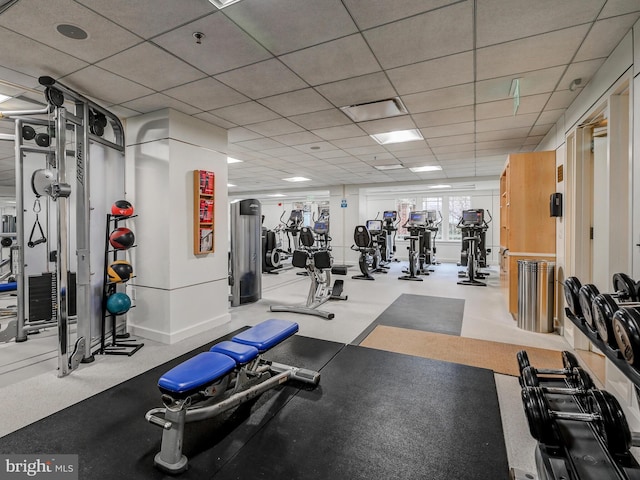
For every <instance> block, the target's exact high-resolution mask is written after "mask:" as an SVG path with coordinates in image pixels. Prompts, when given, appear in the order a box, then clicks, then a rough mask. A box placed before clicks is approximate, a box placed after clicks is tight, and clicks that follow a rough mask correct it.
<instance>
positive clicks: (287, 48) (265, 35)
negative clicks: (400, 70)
mask: <svg viewBox="0 0 640 480" xmlns="http://www.w3.org/2000/svg"><path fill="white" fill-rule="evenodd" d="M224 14H225V15H226V16H227V17H229V18H231V19H232V20H233V21H234V22H235V23H236V24H238V25H239V26H240V27H241V28H243V29H244V30H245V31H247V32H248V33H249V34H250V35H251V36H252V37H253V38H255V39H256V40H258V41H259V42H260V43H262V44H263V45H264V46H265V47H266V48H267V49H268V50H269V51H270V52H272V53H273V54H275V55H281V54H283V53H286V52H291V51H294V50H299V49H302V48H306V47H309V46H311V45H315V44H318V43H323V42H327V41H329V40H332V39H335V38H339V37H343V36H345V35H349V34H352V33H355V32H356V31H357V28H356V26H355V24H354V23H353V20H352V19H351V16H350V15H349V13H348V12H347V11H346V10H345V8H344V7H343V6H342V2H340V1H339V0H323V1H322V2H318V1H317V0H271V1H269V2H265V1H264V0H243V1H242V2H239V3H237V4H235V5H231V6H229V7H227V8H225V9H224Z"/></svg>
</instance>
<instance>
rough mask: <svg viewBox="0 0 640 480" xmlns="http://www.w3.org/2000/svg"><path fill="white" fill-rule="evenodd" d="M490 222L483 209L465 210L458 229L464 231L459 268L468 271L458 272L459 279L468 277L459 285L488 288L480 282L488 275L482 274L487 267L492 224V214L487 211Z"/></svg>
mask: <svg viewBox="0 0 640 480" xmlns="http://www.w3.org/2000/svg"><path fill="white" fill-rule="evenodd" d="M487 214H488V215H489V221H488V222H487V221H485V219H484V210H483V209H482V208H477V209H470V210H464V211H463V212H462V218H460V221H459V222H458V225H457V227H458V228H459V229H460V230H461V231H462V250H461V252H460V263H459V266H465V267H467V269H466V270H462V271H460V272H458V276H459V277H466V278H465V279H464V280H460V281H459V282H458V285H474V286H478V287H486V286H487V284H486V283H484V282H481V281H479V280H478V279H483V278H484V277H486V276H487V275H489V274H488V273H483V272H480V269H481V268H486V266H487V252H490V251H491V250H487V249H486V246H485V239H486V233H487V230H488V228H489V223H491V214H490V213H489V211H488V210H487Z"/></svg>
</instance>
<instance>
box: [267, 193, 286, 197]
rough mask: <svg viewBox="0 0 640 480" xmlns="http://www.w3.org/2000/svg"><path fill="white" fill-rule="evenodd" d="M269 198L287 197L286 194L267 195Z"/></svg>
mask: <svg viewBox="0 0 640 480" xmlns="http://www.w3.org/2000/svg"><path fill="white" fill-rule="evenodd" d="M267 197H286V195H285V194H284V193H272V194H271V195H267Z"/></svg>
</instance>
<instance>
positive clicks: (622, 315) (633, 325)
mask: <svg viewBox="0 0 640 480" xmlns="http://www.w3.org/2000/svg"><path fill="white" fill-rule="evenodd" d="M613 334H614V335H615V337H616V342H617V344H618V348H619V349H620V352H621V353H622V356H623V357H624V359H625V360H626V361H627V363H628V364H629V365H633V366H634V367H638V366H640V311H638V310H637V309H636V308H629V307H625V308H621V309H619V310H618V311H617V312H616V313H615V314H614V315H613Z"/></svg>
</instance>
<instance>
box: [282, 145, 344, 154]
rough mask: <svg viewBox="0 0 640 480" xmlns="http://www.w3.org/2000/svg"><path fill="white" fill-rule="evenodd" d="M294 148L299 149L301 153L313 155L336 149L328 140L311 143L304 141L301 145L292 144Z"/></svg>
mask: <svg viewBox="0 0 640 480" xmlns="http://www.w3.org/2000/svg"><path fill="white" fill-rule="evenodd" d="M293 147H294V148H295V149H296V150H299V151H301V152H303V153H308V154H311V155H313V154H314V153H318V152H328V151H331V150H337V148H336V147H335V146H334V145H331V144H330V143H329V142H313V143H304V144H302V145H294V146H293Z"/></svg>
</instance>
